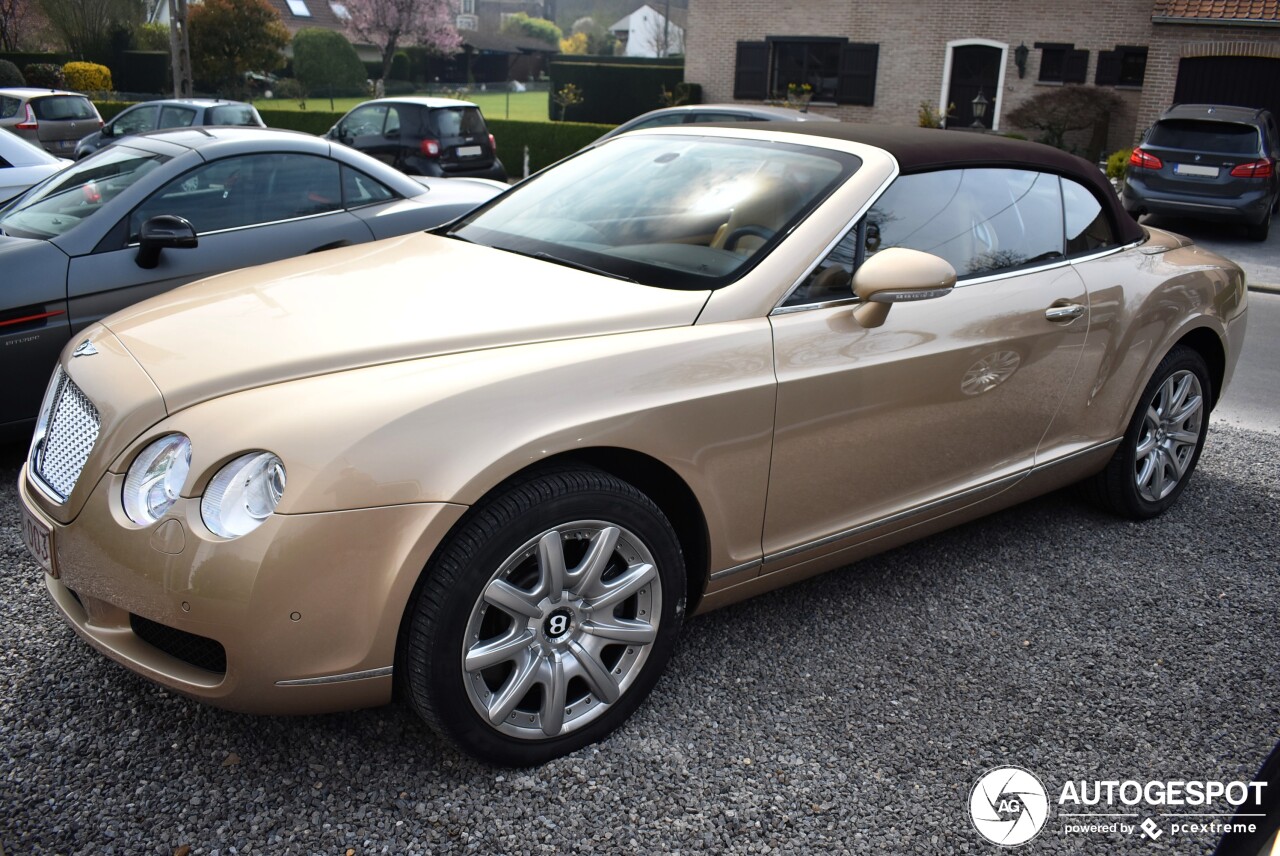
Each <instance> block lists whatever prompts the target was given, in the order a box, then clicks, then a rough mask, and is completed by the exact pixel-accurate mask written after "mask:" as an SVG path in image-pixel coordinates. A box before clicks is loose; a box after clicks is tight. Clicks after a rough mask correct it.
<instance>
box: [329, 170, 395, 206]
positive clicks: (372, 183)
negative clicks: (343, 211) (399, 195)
mask: <svg viewBox="0 0 1280 856" xmlns="http://www.w3.org/2000/svg"><path fill="white" fill-rule="evenodd" d="M395 198H396V194H395V192H394V191H392V190H391V188H389V187H387V186H386V185H385V184H383V183H382V182H380V181H378V180H376V179H372V178H370V177H369V176H367V175H365V174H364V173H363V172H360V171H359V170H356V169H352V168H351V167H349V166H344V167H342V202H343V205H344V206H345V207H347V208H359V207H360V206H362V205H372V204H374V203H375V202H386V201H387V200H388V199H395Z"/></svg>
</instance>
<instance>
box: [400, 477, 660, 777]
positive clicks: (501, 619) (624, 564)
mask: <svg viewBox="0 0 1280 856" xmlns="http://www.w3.org/2000/svg"><path fill="white" fill-rule="evenodd" d="M684 587H685V576H684V563H683V559H682V556H681V553H680V546H679V542H678V541H677V540H676V537H675V534H674V532H673V530H672V528H671V524H670V523H669V522H668V521H667V519H666V517H665V516H664V515H663V513H662V511H661V510H660V509H659V508H658V507H657V506H656V505H655V504H654V503H653V502H652V501H651V500H650V499H649V498H648V497H646V496H645V495H644V494H642V493H640V492H639V491H638V490H636V488H634V487H632V486H631V485H629V484H627V483H626V482H623V481H620V480H618V479H616V478H614V477H612V476H610V475H608V474H606V473H602V472H598V471H594V470H579V471H563V472H554V473H548V474H544V475H541V476H537V477H534V478H532V479H529V480H526V481H523V482H520V483H517V484H514V485H513V486H512V487H510V488H509V489H508V490H506V491H505V492H503V493H502V494H500V495H498V496H496V497H494V498H493V499H491V500H489V501H487V502H486V503H485V504H484V505H483V506H481V507H479V508H477V509H476V510H475V511H474V512H473V513H472V514H471V515H470V517H469V518H468V519H467V520H465V522H464V523H463V524H462V526H461V528H460V529H459V530H458V531H457V532H456V533H455V534H453V535H452V536H451V537H450V538H449V539H448V541H447V542H446V543H445V544H444V545H443V546H442V547H441V549H440V552H439V553H438V555H437V558H436V559H434V560H433V561H432V563H431V565H430V566H428V568H427V571H426V576H425V579H424V581H423V583H422V585H421V586H420V590H419V592H418V594H417V596H416V599H415V602H414V603H413V605H412V607H411V609H410V614H409V616H408V628H407V633H406V635H405V638H404V650H403V652H402V659H401V664H402V666H403V668H404V678H405V683H406V686H407V688H408V691H409V692H408V695H409V699H410V702H411V704H412V705H413V706H414V708H415V709H416V710H417V711H418V713H419V714H421V715H422V717H423V718H424V719H425V720H426V721H427V723H428V724H429V725H431V726H432V728H433V729H435V730H436V731H437V732H438V733H439V734H441V735H442V736H443V737H445V738H446V739H447V740H449V741H450V742H452V743H453V744H455V745H456V746H457V747H458V748H460V749H461V750H463V751H464V752H467V753H468V754H470V755H473V756H474V757H476V758H479V759H481V760H483V761H487V762H489V763H494V764H501V765H512V766H526V765H532V764H540V763H543V762H545V761H548V760H550V759H552V758H556V757H558V756H560V755H563V754H565V753H568V752H572V751H574V750H575V749H578V748H580V747H582V746H586V745H588V744H590V743H594V742H596V741H597V740H600V739H601V738H603V737H604V736H606V735H607V734H609V733H610V732H611V731H613V730H614V729H615V728H617V727H618V726H619V725H621V724H622V723H623V722H624V721H625V720H626V719H627V717H628V716H630V714H631V713H632V711H634V710H635V708H636V707H637V706H639V704H640V702H641V701H643V699H644V697H645V696H646V695H647V694H648V693H649V691H650V690H651V689H652V688H653V685H654V684H655V683H656V682H657V680H658V677H659V675H660V674H661V673H662V670H663V668H664V667H665V665H666V662H667V660H668V659H669V658H670V655H671V651H672V648H673V646H674V642H675V637H676V633H677V630H678V628H679V625H680V622H681V620H682V618H683V614H684Z"/></svg>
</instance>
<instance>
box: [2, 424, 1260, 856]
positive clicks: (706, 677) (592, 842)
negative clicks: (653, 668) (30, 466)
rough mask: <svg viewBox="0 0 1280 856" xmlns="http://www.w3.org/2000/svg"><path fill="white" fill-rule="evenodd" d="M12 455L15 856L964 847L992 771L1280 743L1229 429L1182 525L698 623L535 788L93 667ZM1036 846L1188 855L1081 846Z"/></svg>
mask: <svg viewBox="0 0 1280 856" xmlns="http://www.w3.org/2000/svg"><path fill="white" fill-rule="evenodd" d="M18 459H19V455H18V453H17V452H15V451H14V450H12V449H11V450H8V451H7V452H6V453H2V454H0V586H3V592H4V594H3V597H0V601H2V603H0V609H3V618H4V620H3V623H2V624H0V633H2V634H3V648H2V649H0V678H2V679H3V687H4V698H3V701H0V843H3V850H4V853H6V854H25V853H92V854H125V853H152V854H174V853H181V852H185V850H184V847H189V852H190V853H191V854H220V856H226V854H232V853H235V854H248V853H254V854H273V856H274V854H310V853H324V854H351V853H354V854H360V856H364V854H373V853H393V854H408V853H442V852H476V853H506V854H525V853H528V854H534V853H591V854H610V853H637V854H648V853H665V852H678V851H679V852H686V853H692V852H698V851H715V852H722V851H723V852H734V853H766V852H781V853H841V852H852V853H886V854H914V853H975V854H995V853H1000V852H1004V851H1001V850H999V849H998V848H996V847H994V846H992V845H989V844H987V843H985V841H983V840H982V839H981V838H979V837H978V835H977V833H976V832H975V831H974V830H973V828H972V826H971V825H970V823H969V820H968V815H967V810H966V803H967V797H968V793H969V789H970V787H971V786H972V784H973V782H974V781H975V779H976V778H977V776H978V775H979V773H980V772H981V771H983V770H985V769H986V768H989V767H992V766H996V765H999V764H1005V763H1009V764H1017V765H1021V766H1024V767H1027V768H1029V769H1031V770H1032V771H1034V772H1036V773H1037V774H1039V776H1040V777H1041V779H1042V780H1044V781H1045V782H1046V783H1047V784H1048V783H1051V782H1053V783H1057V785H1054V784H1049V788H1050V797H1051V802H1054V801H1055V797H1056V788H1057V787H1060V786H1061V783H1062V782H1064V781H1065V780H1067V779H1076V780H1079V779H1089V780H1094V779H1122V780H1123V779H1130V778H1131V779H1136V780H1140V781H1145V780H1147V779H1169V778H1173V779H1205V778H1209V779H1214V778H1226V779H1245V780H1247V779H1249V778H1250V777H1251V775H1252V773H1253V772H1254V770H1255V769H1256V768H1257V766H1258V764H1259V763H1261V761H1262V758H1263V757H1264V756H1265V755H1266V753H1267V751H1268V750H1269V749H1270V747H1271V745H1272V744H1273V743H1274V742H1275V741H1276V740H1277V739H1280V729H1278V723H1280V666H1278V665H1277V653H1278V652H1280V622H1278V621H1277V619H1276V605H1277V603H1280V570H1278V568H1280V538H1278V537H1277V534H1276V533H1277V531H1280V529H1278V526H1277V524H1278V523H1280V521H1278V520H1277V517H1278V513H1277V505H1278V501H1280V496H1278V495H1277V494H1278V493H1280V446H1278V445H1277V439H1276V438H1275V437H1274V436H1269V435H1266V434H1259V433H1250V432H1246V431H1242V430H1239V429H1232V428H1224V427H1214V428H1213V429H1211V432H1210V438H1209V447H1208V450H1207V452H1206V454H1205V456H1204V458H1203V460H1202V461H1201V465H1200V471H1199V473H1198V474H1197V475H1196V477H1195V479H1194V480H1193V482H1192V484H1191V485H1190V488H1189V489H1188V490H1187V492H1186V493H1185V494H1184V495H1183V497H1182V500H1181V502H1180V504H1179V505H1178V506H1177V507H1176V508H1175V509H1174V510H1173V511H1172V512H1171V513H1169V514H1168V515H1166V516H1165V517H1164V518H1162V519H1160V520H1157V521H1153V522H1149V523H1145V524H1131V523H1127V522H1120V521H1116V520H1115V519H1113V518H1110V517H1107V516H1105V515H1102V514H1100V513H1098V512H1095V511H1094V510H1092V509H1091V508H1090V507H1088V506H1085V505H1083V504H1081V503H1080V502H1078V501H1076V500H1075V499H1074V498H1072V496H1070V495H1063V494H1058V495H1054V496H1050V497H1047V498H1045V499H1042V500H1039V501H1036V502H1034V503H1031V504H1028V505H1025V506H1022V507H1020V508H1017V509H1013V510H1011V511H1008V512H1004V513H1002V514H999V515H996V516H993V517H989V518H987V519H985V520H982V521H979V522H977V523H974V524H970V525H968V526H965V527H963V528H961V529H958V530H954V531H951V532H948V533H944V534H942V535H938V536H935V537H933V538H930V539H928V540H926V541H924V542H921V543H918V544H915V545H911V546H908V547H905V548H902V549H899V550H896V551H894V552H892V553H889V554H887V555H885V556H881V557H879V558H875V559H872V560H869V561H866V562H863V563H861V564H859V565H857V566H854V567H851V568H848V569H845V570H842V571H837V572H835V573H832V574H828V575H826V576H825V577H820V578H818V579H815V580H811V581H809V582H806V583H803V584H800V585H797V586H793V587H792V588H790V589H786V590H784V591H781V592H778V593H776V594H774V595H772V596H768V597H764V598H759V599H756V600H755V601H751V602H748V603H745V604H741V605H739V606H736V607H731V608H729V609H725V610H722V611H720V612H717V613H714V614H712V615H708V616H704V617H701V618H698V619H695V620H693V621H691V622H690V623H689V625H688V626H687V627H686V629H685V631H684V633H683V638H682V640H681V644H680V646H679V649H678V652H677V654H676V657H675V659H674V661H673V662H672V665H671V669H670V671H669V673H668V675H667V676H666V677H665V678H664V679H663V681H662V682H661V683H660V684H659V685H658V689H657V690H656V691H655V693H654V695H653V697H652V698H651V699H650V700H649V702H648V703H647V704H646V705H644V706H643V707H642V708H641V710H640V711H639V713H638V714H637V715H636V716H635V717H634V718H633V719H632V720H631V722H630V723H629V724H628V725H627V726H626V727H624V728H623V729H622V731H621V732H619V733H617V734H615V735H614V736H613V737H612V738H611V739H609V740H608V741H606V742H605V743H602V744H598V745H597V746H595V747H591V748H588V749H586V750H583V751H581V752H579V753H577V754H575V755H571V756H569V757H567V758H564V759H561V760H558V761H556V762H553V763H551V764H548V765H547V766H546V767H543V768H541V769H536V770H517V771H512V770H497V769H490V768H486V767H482V766H479V765H477V764H475V763H473V762H471V761H469V760H467V759H464V758H461V757H458V756H456V755H454V754H452V753H450V752H449V751H447V750H445V749H444V748H443V747H442V746H441V745H440V744H439V743H438V742H437V741H436V740H435V739H434V738H433V737H432V735H431V734H430V733H429V732H428V731H427V730H426V729H425V727H423V726H422V725H420V724H419V723H418V721H417V720H416V719H415V717H414V716H413V715H412V714H411V713H410V712H409V711H408V710H407V709H406V708H404V707H403V706H391V707H387V708H383V709H380V710H371V711H362V712H357V713H352V714H345V715H334V716H323V717H311V718H304V719H269V718H252V717H247V716H241V715H237V714H231V713H226V712H223V711H219V710H215V709H213V708H210V707H204V706H201V705H199V704H196V703H195V702H191V701H187V700H185V699H183V698H181V697H177V696H174V695H173V694H171V693H167V692H164V691H162V690H160V689H158V688H156V687H155V686H153V685H151V684H149V683H147V682H145V681H143V680H142V679H140V678H136V677H134V676H132V675H131V674H129V673H128V672H126V671H124V670H123V669H121V668H119V667H117V666H115V665H113V664H111V663H110V662H108V661H107V660H105V659H103V658H102V657H100V656H98V655H96V654H94V653H92V652H91V651H90V650H89V648H88V647H87V646H86V645H84V644H82V643H81V642H80V641H79V640H78V639H77V638H76V637H75V636H74V635H73V634H72V632H71V631H70V629H68V628H67V627H66V626H64V625H63V623H62V622H61V620H59V619H58V618H56V617H55V613H54V610H53V607H52V606H51V605H50V604H48V603H46V601H45V598H44V596H43V586H42V584H41V582H40V579H39V575H38V571H37V567H36V565H35V564H34V563H33V562H32V561H31V560H29V559H28V558H27V557H26V555H25V554H24V552H23V549H22V547H21V544H20V541H19V535H18V526H17V523H18V513H17V509H16V505H15V502H16V500H15V490H14V487H13V485H14V482H15V479H16V477H17V466H18ZM1061 825H1062V824H1061V821H1060V819H1059V818H1057V817H1053V818H1051V819H1050V821H1049V824H1048V826H1047V827H1046V829H1045V831H1044V832H1043V833H1042V834H1041V835H1040V837H1039V838H1037V839H1035V841H1033V842H1032V843H1031V844H1029V845H1026V846H1024V847H1020V848H1017V852H1020V853H1067V852H1090V853H1104V852H1106V853H1142V854H1147V853H1201V852H1206V851H1207V850H1208V849H1209V847H1210V845H1211V843H1212V842H1211V836H1207V835H1206V836H1201V837H1198V838H1197V837H1194V836H1192V837H1186V836H1175V835H1172V834H1168V835H1164V836H1163V837H1162V838H1161V839H1160V841H1158V842H1155V843H1152V842H1148V841H1146V840H1143V839H1139V838H1136V837H1133V838H1129V837H1118V836H1117V837H1115V838H1114V839H1111V840H1108V839H1107V838H1106V836H1105V835H1093V836H1080V835H1072V836H1064V835H1062V834H1061Z"/></svg>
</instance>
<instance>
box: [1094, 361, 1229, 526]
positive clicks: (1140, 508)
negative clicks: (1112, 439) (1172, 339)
mask: <svg viewBox="0 0 1280 856" xmlns="http://www.w3.org/2000/svg"><path fill="white" fill-rule="evenodd" d="M1212 398H1213V395H1212V387H1211V383H1210V380H1209V370H1208V367H1207V366H1206V365H1205V362H1204V359H1203V358H1202V357H1201V356H1200V355H1199V354H1198V353H1196V352H1195V351H1194V350H1192V349H1191V348H1188V347H1186V346H1185V345H1178V346H1176V347H1175V348H1174V349H1173V350H1171V351H1170V352H1169V353H1168V354H1166V355H1165V357H1164V359H1163V360H1161V361H1160V364H1159V365H1158V366H1156V370H1155V373H1154V374H1153V375H1152V377H1151V380H1150V382H1148V383H1147V386H1146V388H1145V389H1144V390H1143V391H1142V397H1141V398H1140V399H1138V407H1137V410H1136V411H1135V412H1134V414H1133V416H1132V417H1131V418H1130V420H1129V427H1128V429H1127V430H1126V431H1125V434H1124V438H1123V439H1122V440H1121V442H1120V446H1119V448H1117V449H1116V452H1115V455H1113V456H1112V458H1111V461H1110V462H1109V463H1108V464H1107V467H1106V469H1104V470H1103V471H1102V472H1100V473H1098V474H1097V475H1096V476H1094V477H1093V478H1092V479H1090V480H1089V481H1086V482H1085V483H1084V484H1083V488H1084V492H1085V494H1086V495H1087V496H1088V497H1089V498H1090V499H1091V500H1093V501H1094V502H1096V503H1097V504H1098V505H1100V506H1102V507H1103V508H1106V509H1107V510H1109V511H1112V512H1115V513H1116V514H1119V515H1122V516H1124V517H1129V518H1132V519H1134V520H1145V519H1147V518H1151V517H1155V516H1157V515H1159V514H1161V513H1163V512H1164V511H1165V510H1166V509H1167V508H1169V506H1171V505H1173V504H1174V503H1175V502H1177V500H1178V497H1179V496H1180V495H1181V494H1182V491H1183V489H1185V488H1186V486H1187V482H1188V481H1190V480H1191V474H1192V473H1193V472H1195V468H1196V462H1197V461H1199V460H1200V452H1201V450H1203V449H1204V438H1205V434H1206V432H1207V431H1208V429H1209V402H1210V401H1211V400H1212Z"/></svg>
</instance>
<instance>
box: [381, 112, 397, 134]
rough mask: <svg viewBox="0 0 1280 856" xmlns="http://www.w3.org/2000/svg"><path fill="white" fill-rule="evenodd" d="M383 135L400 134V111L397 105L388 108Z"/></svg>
mask: <svg viewBox="0 0 1280 856" xmlns="http://www.w3.org/2000/svg"><path fill="white" fill-rule="evenodd" d="M382 133H383V136H387V137H398V136H400V111H399V110H397V109H396V108H395V107H388V108H387V121H386V125H385V126H384V127H383V129H382Z"/></svg>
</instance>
